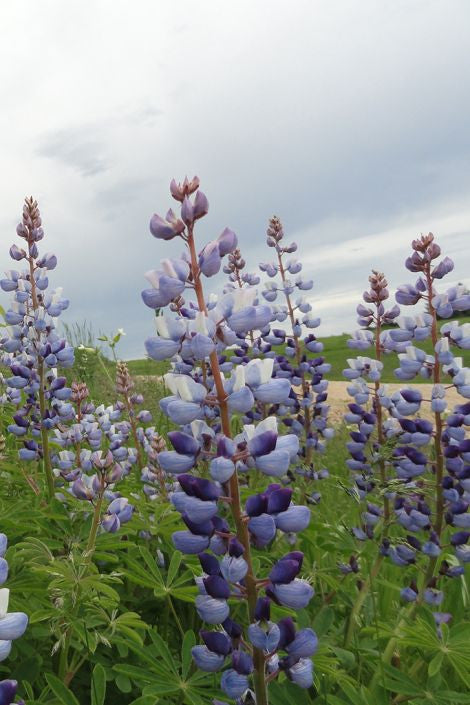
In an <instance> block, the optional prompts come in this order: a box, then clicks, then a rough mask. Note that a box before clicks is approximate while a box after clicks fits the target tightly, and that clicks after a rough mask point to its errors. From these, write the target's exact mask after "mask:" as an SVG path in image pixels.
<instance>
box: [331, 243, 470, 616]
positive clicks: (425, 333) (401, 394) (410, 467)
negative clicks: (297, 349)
mask: <svg viewBox="0 0 470 705" xmlns="http://www.w3.org/2000/svg"><path fill="white" fill-rule="evenodd" d="M412 249H413V253H412V255H411V256H410V257H409V258H408V259H407V261H406V266H407V268H408V269H409V270H410V271H412V272H414V273H418V274H419V276H418V279H417V281H416V283H415V284H414V285H410V284H406V285H402V286H400V287H399V288H398V291H397V293H396V297H395V298H396V301H397V303H399V304H401V305H402V306H410V305H414V304H416V303H418V302H419V301H422V302H423V303H424V304H425V306H426V310H425V312H424V313H419V314H417V315H415V316H400V311H399V309H398V307H396V306H395V307H393V308H392V309H390V311H388V312H386V311H385V310H384V308H383V304H382V301H383V300H385V299H386V298H387V297H388V290H387V284H386V281H385V279H384V277H383V275H378V274H377V273H376V272H374V273H373V276H372V277H371V278H370V282H371V290H370V291H369V292H366V293H365V294H364V300H365V303H373V304H375V311H374V309H373V308H372V307H366V306H364V305H363V304H361V305H360V306H359V307H358V314H359V322H360V324H361V325H362V326H363V328H364V329H365V330H362V331H360V332H359V333H357V334H356V335H355V336H354V337H353V339H352V340H351V341H350V346H351V347H353V348H359V349H360V350H365V349H366V348H367V347H369V346H371V345H374V344H375V356H374V358H373V359H368V358H358V359H357V360H349V361H348V364H349V369H348V370H345V371H344V374H345V376H346V377H347V379H349V380H350V381H351V384H350V386H349V387H348V391H349V393H350V394H351V395H352V396H353V397H354V403H352V404H350V405H349V412H348V413H347V414H346V415H345V420H346V422H347V423H349V424H354V425H356V424H357V430H354V431H351V434H350V436H351V440H350V442H349V443H348V450H349V452H350V454H351V459H350V460H348V465H349V467H350V469H351V470H352V471H353V472H354V473H355V482H356V487H357V491H358V492H359V495H360V496H361V497H362V498H364V499H366V500H367V506H366V507H365V511H364V512H363V513H362V520H363V525H362V526H361V527H359V528H356V529H355V530H354V534H355V535H356V537H357V538H359V539H362V540H364V539H366V538H372V537H373V536H374V532H375V527H376V526H381V527H382V528H381V532H380V536H381V554H382V556H387V557H388V558H389V559H390V560H391V561H392V562H393V563H395V564H396V565H398V566H402V567H407V566H410V565H412V564H414V563H416V562H417V561H418V560H419V557H420V556H423V558H424V560H425V564H426V567H425V580H424V586H423V588H422V589H418V587H417V586H416V583H415V582H414V581H412V582H411V584H410V585H409V586H407V587H405V588H404V589H403V590H402V597H403V599H404V600H406V601H408V602H414V601H418V602H421V601H424V602H426V603H428V604H429V605H431V606H438V605H439V604H440V603H441V602H442V600H443V598H444V596H443V592H442V591H441V590H440V589H439V580H440V578H441V577H443V576H447V577H456V576H458V575H461V574H462V572H463V565H462V564H463V563H465V562H468V560H470V556H469V551H468V545H467V543H468V539H469V538H470V532H467V531H466V530H465V529H466V528H468V527H470V514H469V513H468V507H469V505H470V503H469V496H468V489H469V487H468V486H467V484H466V483H467V477H470V474H469V471H468V467H467V466H468V460H469V458H470V455H469V449H470V445H469V441H468V439H467V433H468V431H467V430H466V427H467V428H468V421H469V420H470V419H469V411H470V403H468V404H459V405H458V406H457V407H456V408H455V409H454V411H453V413H450V414H449V415H448V416H447V417H446V418H445V417H444V413H446V412H447V411H448V409H447V401H446V389H447V388H448V387H449V386H452V385H453V386H455V387H456V389H457V390H458V392H459V393H460V394H461V395H462V396H463V397H466V398H470V393H469V392H470V390H469V387H468V384H467V380H468V379H469V374H470V371H469V370H467V369H466V368H463V367H462V365H461V361H460V360H457V359H455V358H454V356H453V353H452V347H460V348H461V349H469V347H470V340H469V338H468V330H467V328H466V327H465V324H464V326H459V325H458V323H455V322H451V323H447V324H443V325H441V330H440V331H439V325H438V318H448V317H449V316H451V315H453V314H454V313H455V312H457V311H461V310H465V309H468V308H469V307H470V296H469V295H468V294H466V293H464V291H463V289H462V288H461V287H451V288H450V289H449V290H448V291H447V292H445V293H444V294H441V293H438V292H437V290H436V288H435V286H436V281H438V280H441V279H442V278H443V277H444V276H446V275H447V274H448V273H449V272H451V271H452V270H453V263H452V261H451V260H450V259H449V258H448V257H445V258H443V259H442V260H441V261H440V262H439V263H436V260H437V259H438V258H439V256H440V248H439V246H438V245H437V244H436V243H435V241H434V237H433V235H432V234H431V233H429V234H428V235H426V236H422V237H420V238H419V239H417V240H414V241H413V243H412ZM384 324H387V325H390V324H396V327H392V328H388V329H385V330H383V325H384ZM371 326H372V327H373V330H370V327H371ZM429 339H430V340H431V343H432V353H431V354H429V353H426V352H425V351H424V350H423V349H422V348H421V347H420V346H419V344H420V343H421V342H423V341H426V340H429ZM414 343H416V345H414ZM392 352H394V353H397V354H398V360H399V367H398V368H397V369H396V370H395V375H396V377H397V378H398V379H399V380H404V381H411V380H413V379H414V378H415V377H416V376H417V375H420V376H422V377H424V378H425V379H429V378H430V379H431V380H432V382H433V384H432V386H431V385H430V387H429V398H428V399H425V398H423V394H422V392H421V391H420V390H419V389H416V388H413V387H412V386H410V387H408V388H403V389H400V390H396V391H394V392H389V391H388V390H387V387H386V386H385V385H382V384H381V382H380V377H381V371H382V365H381V364H380V358H381V356H382V354H383V353H392ZM444 375H446V376H447V378H448V382H447V384H444V383H443V377H444ZM368 382H373V384H374V386H373V388H371V387H370V385H369V384H368ZM369 403H370V404H371V406H370V407H369V406H368V405H369ZM431 419H432V421H431ZM387 444H388V445H389V446H390V448H389V450H388V452H387ZM367 449H368V450H367ZM375 467H378V468H379V470H380V472H379V473H378V476H377V473H375V472H374V468H375ZM377 485H378V488H379V493H378V496H379V497H380V498H381V500H382V501H381V502H379V503H378V504H377V503H373V502H371V501H370V499H369V494H370V493H371V492H372V491H373V490H374V488H376V487H377ZM392 518H393V520H394V522H395V524H396V525H397V526H399V527H401V528H402V530H404V531H405V532H406V533H405V534H404V535H403V536H402V537H400V536H398V535H396V534H395V533H394V538H393V539H392V538H390V537H389V536H388V529H389V525H390V522H391V521H392ZM445 524H447V525H449V526H450V527H455V529H456V530H455V532H454V533H450V546H451V547H453V549H454V555H453V556H452V554H451V553H450V552H449V551H448V550H447V549H445V548H444V543H445V542H444V541H443V533H444V530H445ZM439 614H441V613H439Z"/></svg>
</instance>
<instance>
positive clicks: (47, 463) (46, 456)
mask: <svg viewBox="0 0 470 705" xmlns="http://www.w3.org/2000/svg"><path fill="white" fill-rule="evenodd" d="M31 245H32V243H31V242H29V241H28V248H29V257H28V262H29V278H30V283H31V299H32V301H33V311H37V310H38V308H39V300H38V295H37V290H36V280H35V278H34V260H33V257H32V254H31ZM38 343H39V340H38ZM37 352H38V375H39V391H38V396H39V411H40V417H41V444H42V458H43V465H44V474H45V476H46V484H47V494H48V496H49V500H51V499H53V497H54V475H53V473H52V466H51V457H50V453H49V436H48V435H47V429H46V428H45V427H44V419H45V417H46V396H45V389H44V383H45V374H44V372H45V370H44V360H43V358H42V356H41V355H40V354H39V350H38V351H37Z"/></svg>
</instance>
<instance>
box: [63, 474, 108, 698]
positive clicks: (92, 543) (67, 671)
mask: <svg viewBox="0 0 470 705" xmlns="http://www.w3.org/2000/svg"><path fill="white" fill-rule="evenodd" d="M103 495H104V483H103V479H102V481H101V489H100V494H99V495H98V499H97V500H96V504H95V507H94V511H93V520H92V523H91V528H90V533H89V535H88V541H87V545H86V549H85V560H84V562H83V567H84V572H83V574H82V575H81V578H83V577H85V575H86V574H87V572H88V569H89V567H90V563H91V559H92V557H93V553H94V551H95V547H96V537H97V535H98V528H99V525H100V520H101V510H102V506H103ZM80 595H81V586H80V583H78V585H77V594H76V598H75V604H74V607H73V610H72V620H73V619H75V618H76V617H77V615H78V611H79V608H80ZM70 642H71V629H70V626H69V627H67V630H66V632H65V638H64V646H63V648H62V651H61V652H60V658H59V678H61V679H62V680H63V682H64V683H65V685H67V686H68V685H69V684H70V682H71V681H72V679H73V677H74V675H75V674H76V672H77V671H78V668H79V666H78V667H77V666H75V667H74V668H71V667H69V651H70ZM79 663H80V662H79Z"/></svg>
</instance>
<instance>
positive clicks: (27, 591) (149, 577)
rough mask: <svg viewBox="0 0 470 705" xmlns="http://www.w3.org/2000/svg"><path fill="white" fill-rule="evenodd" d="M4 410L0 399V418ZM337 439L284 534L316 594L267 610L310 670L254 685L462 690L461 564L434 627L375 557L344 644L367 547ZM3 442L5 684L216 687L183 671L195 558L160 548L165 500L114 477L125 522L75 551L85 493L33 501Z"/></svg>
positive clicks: (124, 697)
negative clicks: (127, 503)
mask: <svg viewBox="0 0 470 705" xmlns="http://www.w3.org/2000/svg"><path fill="white" fill-rule="evenodd" d="M98 354H99V353H96V355H98ZM101 359H102V362H103V365H102V364H101V363H98V366H97V372H96V376H95V378H94V381H93V385H94V386H93V387H92V394H93V395H96V398H97V399H98V398H99V399H102V400H105V401H106V400H108V399H109V400H110V401H111V399H112V398H113V395H114V392H113V379H114V363H113V362H111V361H109V360H106V358H103V357H102V356H101ZM139 364H140V363H139ZM153 364H154V363H153V362H152V361H145V365H149V366H152V365H153ZM156 364H157V363H155V365H156ZM136 365H137V363H136ZM131 367H132V364H131ZM148 369H150V367H149V368H148ZM105 370H106V372H105ZM142 374H146V373H142ZM149 376H150V377H151V378H153V379H149V378H147V377H145V378H143V379H142V380H140V379H139V378H137V389H138V390H140V389H142V390H144V391H145V392H146V400H148V402H149V403H148V406H150V408H151V410H152V412H153V413H154V414H155V418H156V423H157V426H158V427H159V428H161V429H162V431H165V430H168V428H169V427H168V426H166V427H165V426H163V421H161V419H160V417H159V416H158V413H159V412H158V399H159V398H160V397H161V395H162V394H163V387H162V384H161V382H159V381H158V379H157V380H156V379H154V377H155V376H156V375H154V374H153V373H152V372H150V373H149ZM9 414H10V410H8V409H3V411H2V417H1V418H2V420H3V428H4V427H5V425H6V424H7V423H8V418H9ZM232 423H233V425H234V429H235V428H236V427H237V424H239V420H238V419H237V418H236V417H233V419H232ZM346 437H347V432H346V429H344V428H338V429H337V433H336V438H335V439H334V440H333V441H332V442H331V443H330V444H329V445H328V448H327V452H326V454H325V456H324V457H323V460H322V462H323V464H324V466H325V467H327V468H328V469H329V472H330V478H329V479H328V480H327V481H323V482H322V483H321V485H320V487H319V489H320V490H321V493H322V499H321V502H320V503H319V504H318V505H314V506H312V507H311V511H312V521H311V524H310V526H309V527H308V529H307V530H306V531H304V532H303V533H302V534H301V535H300V537H299V541H298V548H299V549H300V550H302V551H303V552H304V554H305V561H304V567H303V571H302V572H303V576H304V577H306V578H309V579H310V580H312V582H313V584H314V586H315V591H316V596H315V598H314V599H313V600H312V602H311V603H310V605H309V607H308V608H307V609H305V610H301V611H300V612H298V613H297V614H293V613H292V612H291V611H289V610H287V609H285V608H280V607H274V608H273V618H274V619H278V618H280V617H282V616H286V615H287V614H292V615H293V616H294V617H295V619H296V620H297V623H298V625H299V627H305V626H312V627H313V628H314V629H315V630H316V632H317V634H318V637H319V640H320V648H319V651H318V653H317V654H316V656H315V683H314V686H313V687H312V688H311V689H310V690H309V691H308V692H305V691H299V690H298V688H297V687H296V686H295V685H294V684H292V683H290V682H289V681H288V680H287V679H286V677H285V675H284V674H281V676H280V678H279V681H278V682H273V683H272V684H271V686H270V705H294V704H295V705H299V703H300V702H301V703H302V704H304V703H305V705H311V704H314V705H390V704H392V705H399V703H401V702H406V703H411V704H412V705H424V704H426V705H428V704H429V705H451V704H453V703H455V704H456V705H458V704H460V703H462V704H464V703H470V696H469V695H468V693H469V692H470V677H469V675H468V674H469V673H470V646H469V644H470V620H469V617H470V607H469V604H470V603H469V588H470V581H469V575H468V571H467V574H466V576H465V577H462V578H459V579H455V580H453V581H448V583H447V586H446V591H445V601H444V603H443V605H442V606H441V607H440V609H442V611H451V612H452V614H453V620H452V622H451V625H450V626H446V625H443V626H442V634H441V635H439V634H438V632H437V630H436V627H435V624H434V620H433V617H432V613H431V611H430V609H429V608H427V607H421V608H420V609H419V610H418V611H417V613H416V615H415V618H414V619H413V620H407V619H406V615H407V613H406V611H403V610H402V608H401V605H400V600H399V590H400V588H401V587H402V585H403V584H404V583H405V582H406V579H407V573H406V571H403V570H402V569H400V568H398V567H396V566H394V565H392V564H391V563H385V562H384V563H383V565H382V566H381V570H380V576H379V577H377V578H375V579H373V581H372V583H371V586H370V590H369V591H368V594H367V595H366V598H365V600H364V603H363V605H362V608H361V610H360V611H359V613H358V614H357V617H356V619H355V623H354V627H355V629H354V635H353V639H352V640H351V642H350V643H349V644H348V645H347V646H345V625H346V624H347V622H348V619H349V616H350V614H351V611H352V609H353V606H354V604H355V602H356V600H357V597H358V581H362V582H363V581H364V580H367V579H368V577H369V576H370V570H371V566H372V565H373V563H374V561H375V559H376V555H375V553H374V551H375V548H374V544H373V543H372V542H367V543H366V544H364V545H360V546H359V548H358V545H357V542H356V541H355V540H354V539H353V538H352V536H351V534H350V532H349V527H350V526H352V525H356V524H357V523H358V521H359V513H360V505H359V502H357V501H356V500H355V498H354V497H351V494H350V482H349V477H348V472H349V471H348V470H347V468H346V465H345V460H346V458H347V451H346V449H345V440H346ZM16 443H17V441H16V440H15V439H14V438H11V437H9V438H8V439H7V451H6V457H5V459H4V460H3V461H2V482H1V483H0V516H1V517H2V521H1V531H4V532H5V533H7V534H8V537H9V549H8V552H7V558H8V561H9V564H10V575H9V579H8V587H9V588H10V590H11V608H10V609H11V610H22V611H25V612H26V613H27V614H28V615H29V618H30V624H29V627H28V630H27V632H26V634H25V635H24V637H23V638H22V639H18V640H17V641H15V642H14V644H13V650H12V655H11V657H10V659H9V660H8V661H6V662H4V663H3V664H0V671H1V674H2V675H1V677H10V676H11V677H13V678H16V679H17V680H18V681H19V682H20V684H21V686H20V694H21V697H23V698H24V699H25V702H26V705H39V704H43V705H59V703H62V704H63V705H77V703H79V705H90V704H91V705H112V704H114V703H120V704H122V705H157V704H158V705H163V704H165V705H167V704H168V705H207V704H208V703H210V702H211V700H212V698H219V699H221V700H222V701H224V700H226V698H224V696H223V695H222V694H221V693H220V691H219V689H218V687H219V686H218V683H219V679H218V677H216V676H213V675H212V674H205V673H202V672H200V671H196V670H195V669H194V667H193V664H192V661H191V647H192V646H193V645H194V644H195V643H196V642H199V638H198V637H197V636H196V635H197V633H198V631H199V629H200V628H201V627H202V624H201V622H200V620H199V618H198V616H197V613H196V611H195V609H194V599H195V596H196V587H195V585H194V581H193V576H194V575H195V574H199V573H200V568H199V564H198V561H197V559H196V558H195V557H187V556H184V557H183V556H182V555H181V554H180V553H179V552H178V551H175V550H174V547H173V545H172V542H171V534H172V533H173V532H174V531H175V530H178V529H180V528H181V521H180V517H179V514H178V513H177V512H176V511H175V510H174V509H173V507H172V505H171V504H170V503H169V502H167V501H163V500H161V501H158V502H150V501H149V500H147V499H146V498H145V497H144V496H143V495H142V493H141V492H140V481H139V479H138V478H137V477H136V476H134V475H131V476H129V477H128V478H126V483H125V485H124V484H123V491H124V493H125V494H126V495H127V496H128V497H131V496H132V502H133V504H134V505H135V507H136V511H135V514H134V516H133V518H132V520H131V522H129V524H126V527H125V531H121V532H119V533H118V534H116V535H113V534H104V533H103V534H99V535H98V539H97V544H96V550H95V552H94V554H93V556H92V557H91V558H90V556H89V555H87V553H86V551H85V546H86V542H87V537H88V534H89V531H90V526H91V515H90V510H89V507H88V505H86V504H85V503H84V504H83V508H82V509H80V508H79V509H77V505H76V503H74V505H73V506H74V511H73V512H71V511H70V508H71V506H72V505H71V504H69V503H68V500H67V498H66V497H65V498H64V500H63V501H61V502H59V501H53V502H52V503H51V504H49V505H48V504H46V503H45V502H44V499H43V496H42V494H41V493H40V492H39V493H38V492H36V491H35V486H37V485H38V484H39V478H38V477H37V476H35V470H34V469H31V468H30V467H28V468H23V467H21V466H20V465H19V464H18V462H17V461H16ZM391 452H393V447H392V446H391V445H390V446H386V447H384V448H383V449H382V455H384V456H385V455H389V454H390V453H391ZM265 484H266V482H265V478H263V477H261V476H258V475H257V474H256V473H251V474H250V477H249V486H247V487H242V488H241V491H242V495H243V498H244V499H245V498H246V496H247V495H248V494H249V493H253V492H255V491H257V490H260V489H262V488H264V487H265ZM309 491H311V488H309V485H308V483H306V482H305V481H304V480H302V479H301V478H299V480H298V482H297V484H296V488H295V501H296V502H302V501H305V498H306V496H308V494H309ZM392 531H393V529H392ZM141 532H146V534H145V536H146V538H144V537H143V535H142V534H141ZM445 544H446V540H445V535H444V540H443V546H445ZM288 550H291V546H290V544H289V543H288V542H287V540H286V538H285V537H280V538H278V539H277V540H276V541H275V543H274V545H273V546H272V548H271V550H270V552H269V553H266V552H258V551H256V550H255V551H254V555H253V559H254V562H255V566H256V569H257V570H258V568H259V569H260V570H259V572H260V573H261V572H262V573H267V572H269V566H270V565H271V564H272V563H273V562H274V561H275V560H276V559H278V558H279V557H281V556H282V555H283V554H285V553H286V551H288ZM446 550H447V549H445V548H444V556H445V557H446V558H447V559H449V554H447V553H446ZM352 554H354V555H356V556H357V558H358V560H359V563H360V566H361V569H360V573H359V574H358V575H348V576H346V577H344V576H342V575H341V574H340V573H339V571H338V569H337V564H338V563H339V562H347V561H348V559H349V557H350V556H351V555H352ZM231 607H232V614H233V616H234V618H237V615H239V616H242V615H240V610H242V609H244V606H243V605H240V604H238V603H237V602H235V601H233V603H231ZM391 640H393V641H394V658H393V659H392V664H393V665H387V664H384V663H382V656H383V653H384V650H385V648H386V647H387V645H388V644H389V643H390V641H391ZM65 650H67V652H68V658H67V663H66V664H64V657H63V654H64V651H65ZM65 666H66V667H65Z"/></svg>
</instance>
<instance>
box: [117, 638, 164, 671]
mask: <svg viewBox="0 0 470 705" xmlns="http://www.w3.org/2000/svg"><path fill="white" fill-rule="evenodd" d="M114 643H116V644H121V645H122V646H125V647H126V648H127V649H128V650H129V651H132V652H133V653H134V654H136V656H138V658H139V662H140V663H142V664H147V667H148V669H149V671H150V672H151V673H155V674H156V675H159V676H166V675H167V673H168V670H167V667H166V664H163V663H162V662H161V661H160V660H159V658H158V652H157V650H156V649H155V648H154V646H153V645H152V644H150V645H148V644H147V645H145V646H138V645H137V644H134V643H133V642H129V641H124V640H119V639H114Z"/></svg>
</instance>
